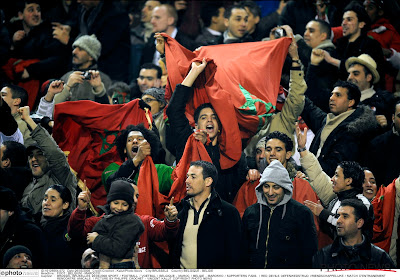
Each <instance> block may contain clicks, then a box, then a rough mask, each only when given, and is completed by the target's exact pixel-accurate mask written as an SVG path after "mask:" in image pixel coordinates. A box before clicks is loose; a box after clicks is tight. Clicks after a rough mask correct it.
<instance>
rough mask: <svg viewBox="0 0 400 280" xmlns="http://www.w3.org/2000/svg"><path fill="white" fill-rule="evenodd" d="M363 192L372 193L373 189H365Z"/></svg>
mask: <svg viewBox="0 0 400 280" xmlns="http://www.w3.org/2000/svg"><path fill="white" fill-rule="evenodd" d="M365 192H366V193H369V194H373V193H374V191H373V190H372V189H367V190H365Z"/></svg>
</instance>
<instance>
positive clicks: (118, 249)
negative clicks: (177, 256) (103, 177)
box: [87, 180, 144, 269]
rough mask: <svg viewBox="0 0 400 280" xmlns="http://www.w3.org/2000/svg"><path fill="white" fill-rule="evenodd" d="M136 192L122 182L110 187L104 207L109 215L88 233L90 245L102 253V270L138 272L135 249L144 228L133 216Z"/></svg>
mask: <svg viewBox="0 0 400 280" xmlns="http://www.w3.org/2000/svg"><path fill="white" fill-rule="evenodd" d="M133 196H134V189H133V186H132V184H130V183H129V182H127V181H123V180H115V181H114V182H112V183H111V187H110V191H109V193H108V195H107V204H106V205H105V207H104V210H105V212H106V215H105V216H104V217H103V218H102V219H101V220H100V221H99V222H98V223H97V224H96V225H95V226H94V228H93V232H91V233H88V236H87V240H88V244H92V248H93V249H94V250H95V251H97V252H99V259H100V268H115V269H117V268H124V269H125V268H131V269H132V268H136V267H135V263H134V258H133V255H134V249H135V245H136V242H137V241H138V240H139V237H140V235H141V234H142V233H143V231H144V225H143V223H142V221H141V220H140V218H139V217H138V216H137V215H136V214H135V213H134V211H133V208H132V205H133V202H134V198H133Z"/></svg>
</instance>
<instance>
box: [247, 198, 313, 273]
mask: <svg viewBox="0 0 400 280" xmlns="http://www.w3.org/2000/svg"><path fill="white" fill-rule="evenodd" d="M260 215H261V217H260ZM260 221H261V224H260ZM242 229H243V234H242V238H243V242H242V246H243V256H244V266H245V267H246V268H280V269H282V268H311V259H312V256H313V255H314V253H315V252H317V250H318V242H317V233H316V229H315V224H314V217H313V214H312V213H311V211H310V210H309V209H308V208H307V207H305V206H304V205H302V204H300V203H299V202H297V201H295V200H293V199H290V200H289V201H288V202H287V203H286V204H283V205H279V206H277V207H275V208H274V209H271V208H269V207H268V206H266V205H261V204H260V203H256V204H253V205H251V206H250V207H248V208H247V209H246V211H245V212H244V215H243V218H242ZM267 242H268V245H267ZM267 250H268V255H267V264H266V263H265V256H266V252H267Z"/></svg>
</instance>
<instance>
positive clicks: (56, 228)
mask: <svg viewBox="0 0 400 280" xmlns="http://www.w3.org/2000/svg"><path fill="white" fill-rule="evenodd" d="M70 215H71V213H70V212H66V213H64V214H63V215H62V216H61V217H55V218H44V217H43V216H42V219H41V220H40V227H41V228H42V231H43V234H44V236H45V239H46V241H47V247H48V252H47V255H48V261H47V265H46V267H47V268H53V269H54V268H57V269H64V268H81V265H80V259H81V256H82V253H83V251H84V249H85V248H83V247H80V245H82V244H81V243H80V242H78V240H73V239H70V238H69V236H68V230H67V227H68V220H69V217H70Z"/></svg>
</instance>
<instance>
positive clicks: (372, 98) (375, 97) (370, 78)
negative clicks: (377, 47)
mask: <svg viewBox="0 0 400 280" xmlns="http://www.w3.org/2000/svg"><path fill="white" fill-rule="evenodd" d="M346 69H347V72H348V73H349V76H348V77H347V81H349V82H351V83H353V84H355V85H357V86H358V88H359V89H360V91H361V98H360V104H364V105H367V106H369V107H371V109H373V110H374V111H375V117H376V120H377V122H378V123H379V125H380V126H381V127H383V128H385V127H387V126H390V125H389V124H391V122H390V117H391V111H392V108H393V103H394V97H393V94H392V93H390V92H388V91H385V90H380V89H379V88H374V84H377V83H378V82H379V79H380V76H379V73H378V71H377V69H376V62H375V60H374V59H373V58H372V57H371V56H369V55H368V54H361V55H359V56H358V57H350V58H348V59H347V60H346Z"/></svg>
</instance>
